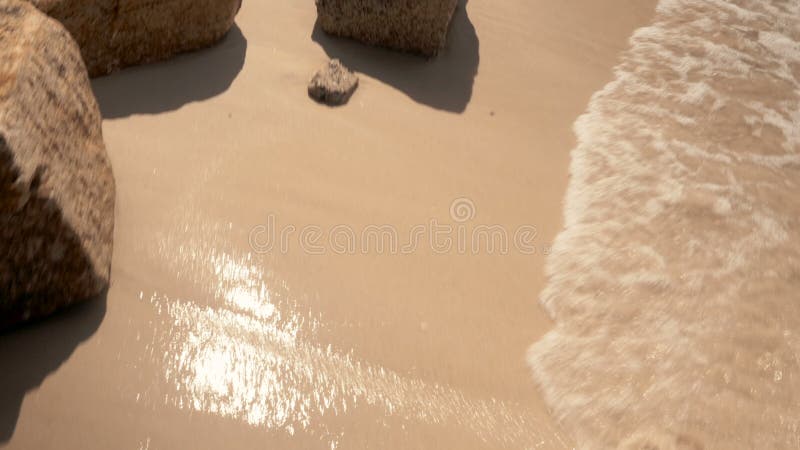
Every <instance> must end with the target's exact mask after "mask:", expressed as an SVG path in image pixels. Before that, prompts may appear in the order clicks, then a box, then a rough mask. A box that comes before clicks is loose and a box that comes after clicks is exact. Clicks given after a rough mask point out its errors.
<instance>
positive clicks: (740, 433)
mask: <svg viewBox="0 0 800 450" xmlns="http://www.w3.org/2000/svg"><path fill="white" fill-rule="evenodd" d="M799 14H800V2H799V1H797V0H792V1H781V0H769V1H767V0H737V1H724V0H662V1H661V2H660V3H659V5H658V8H657V12H656V17H655V19H654V22H653V24H652V25H651V26H648V27H645V28H643V29H640V30H637V31H636V32H635V33H634V35H633V37H632V38H631V40H630V43H631V44H630V45H631V46H630V49H629V50H628V51H626V52H625V53H624V54H623V55H622V63H621V64H620V65H619V66H618V67H617V68H616V70H615V80H614V81H612V82H611V83H609V84H608V85H607V86H606V87H605V88H603V89H602V90H601V91H600V92H598V93H596V94H595V95H594V96H593V97H592V100H591V102H590V105H589V108H588V111H587V112H586V113H585V114H584V115H583V116H581V117H580V118H579V119H578V120H577V121H576V123H575V127H574V130H575V133H576V135H577V138H578V145H577V147H576V148H575V149H574V150H573V153H572V163H571V166H570V172H571V177H572V178H571V181H570V184H569V186H568V189H567V197H566V203H565V211H564V215H565V229H564V230H563V231H562V232H561V233H560V234H559V236H558V238H557V239H556V242H555V243H554V246H553V249H552V252H551V254H550V256H549V258H548V261H547V276H548V283H547V286H546V287H545V289H544V290H543V292H542V295H541V302H542V305H543V306H544V307H545V308H546V309H547V311H548V312H549V313H550V314H551V315H552V316H553V317H554V318H555V320H556V327H555V329H554V330H553V331H551V332H550V333H548V334H547V335H545V336H544V337H543V338H542V339H541V340H540V341H539V342H537V343H535V344H534V345H533V346H532V347H531V350H530V353H529V361H530V364H531V367H532V369H533V372H534V375H535V378H536V380H537V381H538V382H539V383H540V385H541V387H542V391H543V394H544V396H545V399H546V400H547V402H548V403H549V404H550V406H551V407H552V408H553V411H554V413H555V415H556V417H557V418H558V419H560V420H561V421H562V422H563V424H564V425H565V427H566V428H567V429H569V430H571V432H572V433H573V435H574V437H575V438H576V440H577V442H578V443H579V445H580V446H581V447H582V448H617V447H620V448H637V449H638V448H643V447H644V446H646V445H649V446H650V447H648V448H655V449H668V448H669V449H672V448H703V449H712V448H720V449H729V448H798V447H800V434H799V433H798V430H800V339H798V338H797V337H795V336H794V335H793V334H792V333H787V332H786V330H796V329H800V302H798V301H797V292H800V235H799V233H798V230H800V223H798V221H800V198H798V196H797V195H796V191H795V186H797V182H798V181H800V159H798V158H799V157H800V151H798V149H800V80H798V77H800V66H798V63H800V20H798V15H799Z"/></svg>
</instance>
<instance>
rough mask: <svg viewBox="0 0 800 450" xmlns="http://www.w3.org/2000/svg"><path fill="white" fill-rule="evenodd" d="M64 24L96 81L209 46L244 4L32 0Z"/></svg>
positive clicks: (221, 0)
mask: <svg viewBox="0 0 800 450" xmlns="http://www.w3.org/2000/svg"><path fill="white" fill-rule="evenodd" d="M29 1H30V2H31V3H33V5H34V6H36V7H37V8H39V9H40V10H41V11H43V12H45V13H46V14H48V15H49V16H51V17H53V18H54V19H56V20H58V21H59V22H61V23H62V24H63V25H64V27H66V28H67V30H69V32H70V33H71V34H72V36H73V37H74V38H75V40H76V41H77V42H78V45H79V46H80V48H81V53H82V54H83V59H84V61H85V63H86V67H87V69H88V70H89V75H90V76H92V77H95V76H100V75H105V74H108V73H111V72H113V71H115V70H117V69H120V68H124V67H127V66H132V65H137V64H144V63H149V62H155V61H160V60H163V59H166V58H169V57H170V56H173V55H175V54H177V53H181V52H186V51H190V50H197V49H200V48H203V47H208V46H210V45H212V44H214V43H215V42H217V41H218V40H220V39H221V38H222V37H223V36H225V34H226V33H227V32H228V30H229V29H230V28H231V26H233V22H234V18H235V16H236V13H237V12H238V11H239V8H240V6H241V0H29Z"/></svg>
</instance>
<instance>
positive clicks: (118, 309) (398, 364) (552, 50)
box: [0, 0, 654, 449]
mask: <svg viewBox="0 0 800 450" xmlns="http://www.w3.org/2000/svg"><path fill="white" fill-rule="evenodd" d="M597 3H598V2H594V1H591V0H581V1H565V2H546V1H530V0H513V1H506V2H490V1H488V0H472V1H470V2H469V3H468V4H466V5H465V4H463V3H462V5H461V7H460V9H459V11H458V12H457V13H456V16H455V18H454V24H453V29H452V32H451V36H450V42H449V44H448V48H447V50H445V52H444V53H443V54H442V55H441V56H440V57H439V58H438V59H436V60H434V61H429V62H426V61H424V60H421V59H418V58H416V57H412V56H407V55H399V54H395V53H391V52H387V51H383V50H378V49H372V48H366V47H363V46H360V45H358V44H355V43H352V42H347V41H341V40H337V39H332V38H329V37H326V36H325V35H324V34H322V33H321V32H320V31H319V30H317V29H315V27H314V21H315V11H314V8H313V5H312V4H311V2H282V1H273V0H269V1H267V0H264V1H260V2H245V4H244V7H243V9H242V11H241V13H240V15H239V18H238V20H237V24H238V25H237V27H236V28H235V29H234V30H233V31H232V32H231V34H230V35H229V36H228V37H227V38H226V40H225V41H224V42H223V43H221V44H220V45H219V46H217V47H215V48H213V49H209V50H206V51H202V52H197V53H193V54H190V55H184V56H181V57H179V58H176V59H174V60H172V61H169V62H166V63H162V64H156V65H152V66H147V67H141V68H134V69H129V70H126V71H123V72H121V73H118V74H115V75H113V76H110V77H106V78H102V79H97V80H95V81H94V83H93V84H94V87H95V91H96V94H97V96H98V101H99V102H100V105H101V109H102V110H103V113H104V117H106V120H105V122H104V133H105V138H106V143H107V146H108V149H109V154H110V157H111V160H112V163H113V166H114V171H115V175H116V179H117V189H118V199H117V228H116V236H115V253H114V261H113V267H112V272H113V273H112V287H111V289H110V291H109V293H108V296H107V299H105V300H104V301H99V302H94V303H92V304H88V305H85V306H83V307H80V308H76V310H74V311H71V312H70V313H69V314H66V315H64V316H61V317H58V318H55V319H54V320H51V321H47V322H45V323H41V324H38V325H35V326H31V327H28V328H25V329H22V330H19V331H16V332H14V333H11V334H7V335H4V336H2V339H0V360H2V361H3V364H4V366H5V367H9V368H11V370H10V377H9V380H8V381H5V380H4V382H3V383H2V387H0V389H2V391H0V396H2V397H1V398H2V402H1V403H0V404H2V408H3V409H2V411H0V443H5V444H6V445H7V447H8V448H15V449H16V448H82V449H92V448H98V449H99V448H136V449H145V448H147V449H158V448H253V447H264V446H266V447H274V448H325V449H330V448H367V447H369V448H568V447H571V446H572V442H571V440H570V438H569V437H568V436H567V435H566V434H564V433H563V432H562V431H560V430H559V429H558V427H557V426H556V424H555V423H554V421H553V420H552V418H551V417H550V414H549V412H548V409H547V407H546V406H545V404H544V402H543V400H542V397H541V395H540V393H539V391H538V390H537V387H536V384H535V383H534V381H533V379H532V377H531V374H530V371H529V368H528V367H527V365H526V362H525V352H526V349H527V347H528V346H529V345H530V344H531V343H532V342H534V341H536V340H537V339H538V338H540V337H541V336H542V335H543V334H544V333H546V332H547V331H548V330H550V329H551V327H552V324H551V322H550V321H549V319H548V318H547V315H546V313H545V312H544V311H543V310H542V309H541V307H540V306H539V304H538V302H537V296H538V293H539V291H540V289H541V287H542V282H543V263H544V256H545V254H546V253H547V252H548V249H549V246H550V242H551V241H552V240H553V238H554V236H555V234H556V232H557V231H558V230H559V228H560V227H561V218H562V207H561V204H562V199H563V197H564V190H565V187H566V182H567V165H568V162H569V151H570V149H571V148H572V147H573V146H574V145H575V140H574V137H573V133H572V124H573V123H574V121H575V119H576V118H577V117H578V116H579V115H580V114H581V112H582V111H584V110H585V108H586V105H587V103H588V101H589V98H590V96H591V95H592V94H593V93H594V92H595V91H597V90H598V89H600V88H602V87H603V86H604V85H605V84H606V83H607V82H608V81H610V80H611V78H612V74H611V69H612V67H613V66H614V65H615V63H616V62H617V57H618V55H619V53H620V52H621V51H622V50H623V49H624V48H626V46H627V39H628V37H629V36H630V35H631V33H632V32H633V30H634V29H636V28H638V27H640V26H643V25H645V24H646V23H648V21H649V20H650V18H651V16H652V14H653V8H654V3H653V2H650V1H648V2H643V1H639V0H625V1H623V0H615V1H610V2H603V4H602V5H599V4H597ZM328 57H338V58H340V59H341V60H342V61H343V62H344V63H345V64H347V65H349V66H350V67H351V68H353V69H355V70H356V71H357V72H359V75H360V76H361V86H360V88H359V90H358V91H357V92H356V93H355V95H354V96H353V98H352V99H351V100H350V103H349V104H348V105H347V106H345V107H342V108H336V109H331V108H327V107H323V106H319V105H317V104H315V103H313V102H312V101H311V100H309V99H308V98H307V97H306V94H305V86H306V83H307V81H308V79H309V78H310V77H311V75H312V74H313V72H314V71H315V70H316V69H317V68H318V67H319V66H321V65H322V64H323V63H324V62H325V61H326V58H328ZM458 199H462V200H460V204H459V205H460V206H466V207H467V211H466V213H467V216H466V219H469V220H464V221H463V222H462V221H460V220H461V219H462V218H464V216H459V215H458V213H459V211H461V210H460V209H454V210H453V211H452V212H451V206H453V204H454V201H456V200H458ZM470 208H473V209H471V210H470ZM270 217H272V218H274V224H275V227H276V228H284V227H287V226H294V227H295V228H296V229H297V230H300V229H302V228H303V227H306V226H309V225H312V226H317V227H319V229H320V230H322V231H323V232H325V231H328V230H332V229H334V228H335V227H336V226H337V225H346V226H347V227H349V229H352V230H355V231H356V232H357V233H360V231H361V230H364V229H365V228H367V227H369V226H370V225H381V226H382V225H390V226H392V227H393V228H392V229H393V230H396V235H397V236H398V237H399V238H400V245H402V244H405V243H407V241H408V240H409V238H408V236H410V235H411V233H412V231H413V230H414V229H415V226H416V225H420V224H422V225H429V224H430V223H431V221H432V220H437V221H438V223H439V224H443V225H449V226H452V227H454V228H453V230H456V232H457V230H458V229H459V226H464V227H466V229H468V230H470V231H471V230H474V228H475V227H476V226H479V225H495V224H496V225H500V227H501V228H502V229H503V230H506V231H507V232H508V233H512V232H513V231H514V230H518V229H520V227H524V226H527V227H534V228H535V230H536V234H535V239H534V240H533V242H532V245H533V248H534V249H535V250H536V251H535V254H522V252H519V251H516V250H515V249H514V248H510V249H509V252H508V254H505V255H504V254H499V252H497V251H495V252H494V253H493V252H490V251H488V249H486V248H483V249H477V250H476V253H477V254H472V253H471V252H470V251H469V250H472V249H473V247H469V248H468V249H467V250H468V251H467V252H461V251H459V249H458V248H457V247H458V246H457V245H456V246H454V247H453V248H451V249H449V250H448V251H441V249H439V250H437V249H435V248H431V246H430V245H426V244H420V245H418V246H417V248H416V249H415V250H414V251H411V252H402V251H401V252H399V253H403V254H390V252H388V251H384V252H379V251H377V249H375V248H368V249H367V251H366V252H361V251H360V249H361V247H359V248H358V249H357V251H356V252H353V254H339V252H336V251H334V244H333V243H330V242H323V243H322V244H320V246H321V247H322V249H323V251H324V254H321V255H319V254H310V253H311V252H309V251H308V248H306V249H303V248H301V243H300V242H299V241H298V237H297V234H295V235H293V237H292V238H290V239H289V240H288V242H289V248H288V249H287V251H282V250H281V249H280V248H274V249H272V251H263V250H265V249H264V248H263V245H262V244H264V243H265V241H264V237H265V236H264V235H258V236H256V238H257V239H256V240H255V242H253V236H254V235H253V230H257V231H258V230H264V228H263V227H265V226H266V225H269V224H270V223H271V222H270V220H271V219H270ZM258 227H262V228H258ZM254 243H255V244H256V245H255V246H254ZM362 243H363V242H362ZM314 248H316V246H315V247H314ZM345 253H347V252H345ZM4 370H5V369H4ZM0 445H2V444H0Z"/></svg>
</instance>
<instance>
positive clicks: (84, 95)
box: [0, 0, 114, 329]
mask: <svg viewBox="0 0 800 450" xmlns="http://www.w3.org/2000/svg"><path fill="white" fill-rule="evenodd" d="M113 231H114V178H113V174H112V172H111V166H110V164H109V161H108V157H107V155H106V151H105V146H104V144H103V136H102V129H101V118H100V112H99V110H98V107H97V103H96V101H95V99H94V96H93V94H92V90H91V87H90V85H89V79H88V77H87V75H86V68H85V66H84V64H83V62H82V60H81V55H80V51H79V50H78V47H77V45H75V42H74V41H73V40H72V38H71V37H70V35H69V33H68V32H67V31H66V30H64V28H63V27H62V26H61V25H59V24H58V23H57V22H55V21H54V20H52V19H50V18H48V17H47V16H45V15H44V14H42V13H41V12H39V11H37V10H36V9H35V8H34V7H33V6H31V5H30V4H28V3H26V2H20V1H17V0H0V329H2V328H4V327H7V326H9V325H12V324H15V323H18V322H21V321H24V320H27V319H31V318H36V317H41V316H44V315H47V314H50V313H52V312H53V311H55V310H57V309H59V308H61V307H64V306H67V305H69V304H71V303H74V302H76V301H80V300H85V299H89V298H91V297H94V296H96V295H98V294H101V293H102V292H103V291H104V290H105V289H106V288H107V286H108V281H109V271H110V265H111V251H112V237H113V236H112V235H113Z"/></svg>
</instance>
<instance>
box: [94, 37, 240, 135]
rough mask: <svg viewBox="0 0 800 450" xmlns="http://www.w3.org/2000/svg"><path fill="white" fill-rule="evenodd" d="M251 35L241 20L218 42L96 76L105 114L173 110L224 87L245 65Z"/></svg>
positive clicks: (207, 96)
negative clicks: (208, 46)
mask: <svg viewBox="0 0 800 450" xmlns="http://www.w3.org/2000/svg"><path fill="white" fill-rule="evenodd" d="M246 54H247V39H245V37H244V35H243V34H242V30H241V29H239V27H238V25H234V26H233V28H231V30H230V31H229V32H228V34H227V35H225V37H224V38H223V39H222V40H221V41H220V42H219V43H218V44H217V45H215V46H213V47H210V48H207V49H203V50H198V51H195V52H189V53H184V54H182V55H178V56H176V57H174V58H171V59H170V60H168V61H163V62H158V63H154V64H147V65H143V66H137V67H130V68H127V69H125V70H122V71H120V72H117V73H114V74H111V75H109V76H105V77H100V78H95V79H93V80H92V89H93V90H94V94H95V96H96V97H97V102H98V103H99V104H100V111H101V112H102V113H103V118H105V119H115V118H120V117H127V116H130V115H133V114H157V113H161V112H166V111H173V110H176V109H178V108H180V107H181V106H183V105H185V104H187V103H191V102H194V101H200V100H206V99H209V98H211V97H215V96H217V95H219V94H221V93H223V92H225V91H226V90H227V89H228V88H229V87H230V86H231V84H232V83H233V80H234V79H235V78H236V76H237V75H238V74H239V72H240V71H241V70H242V67H244V60H245V55H246Z"/></svg>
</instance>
